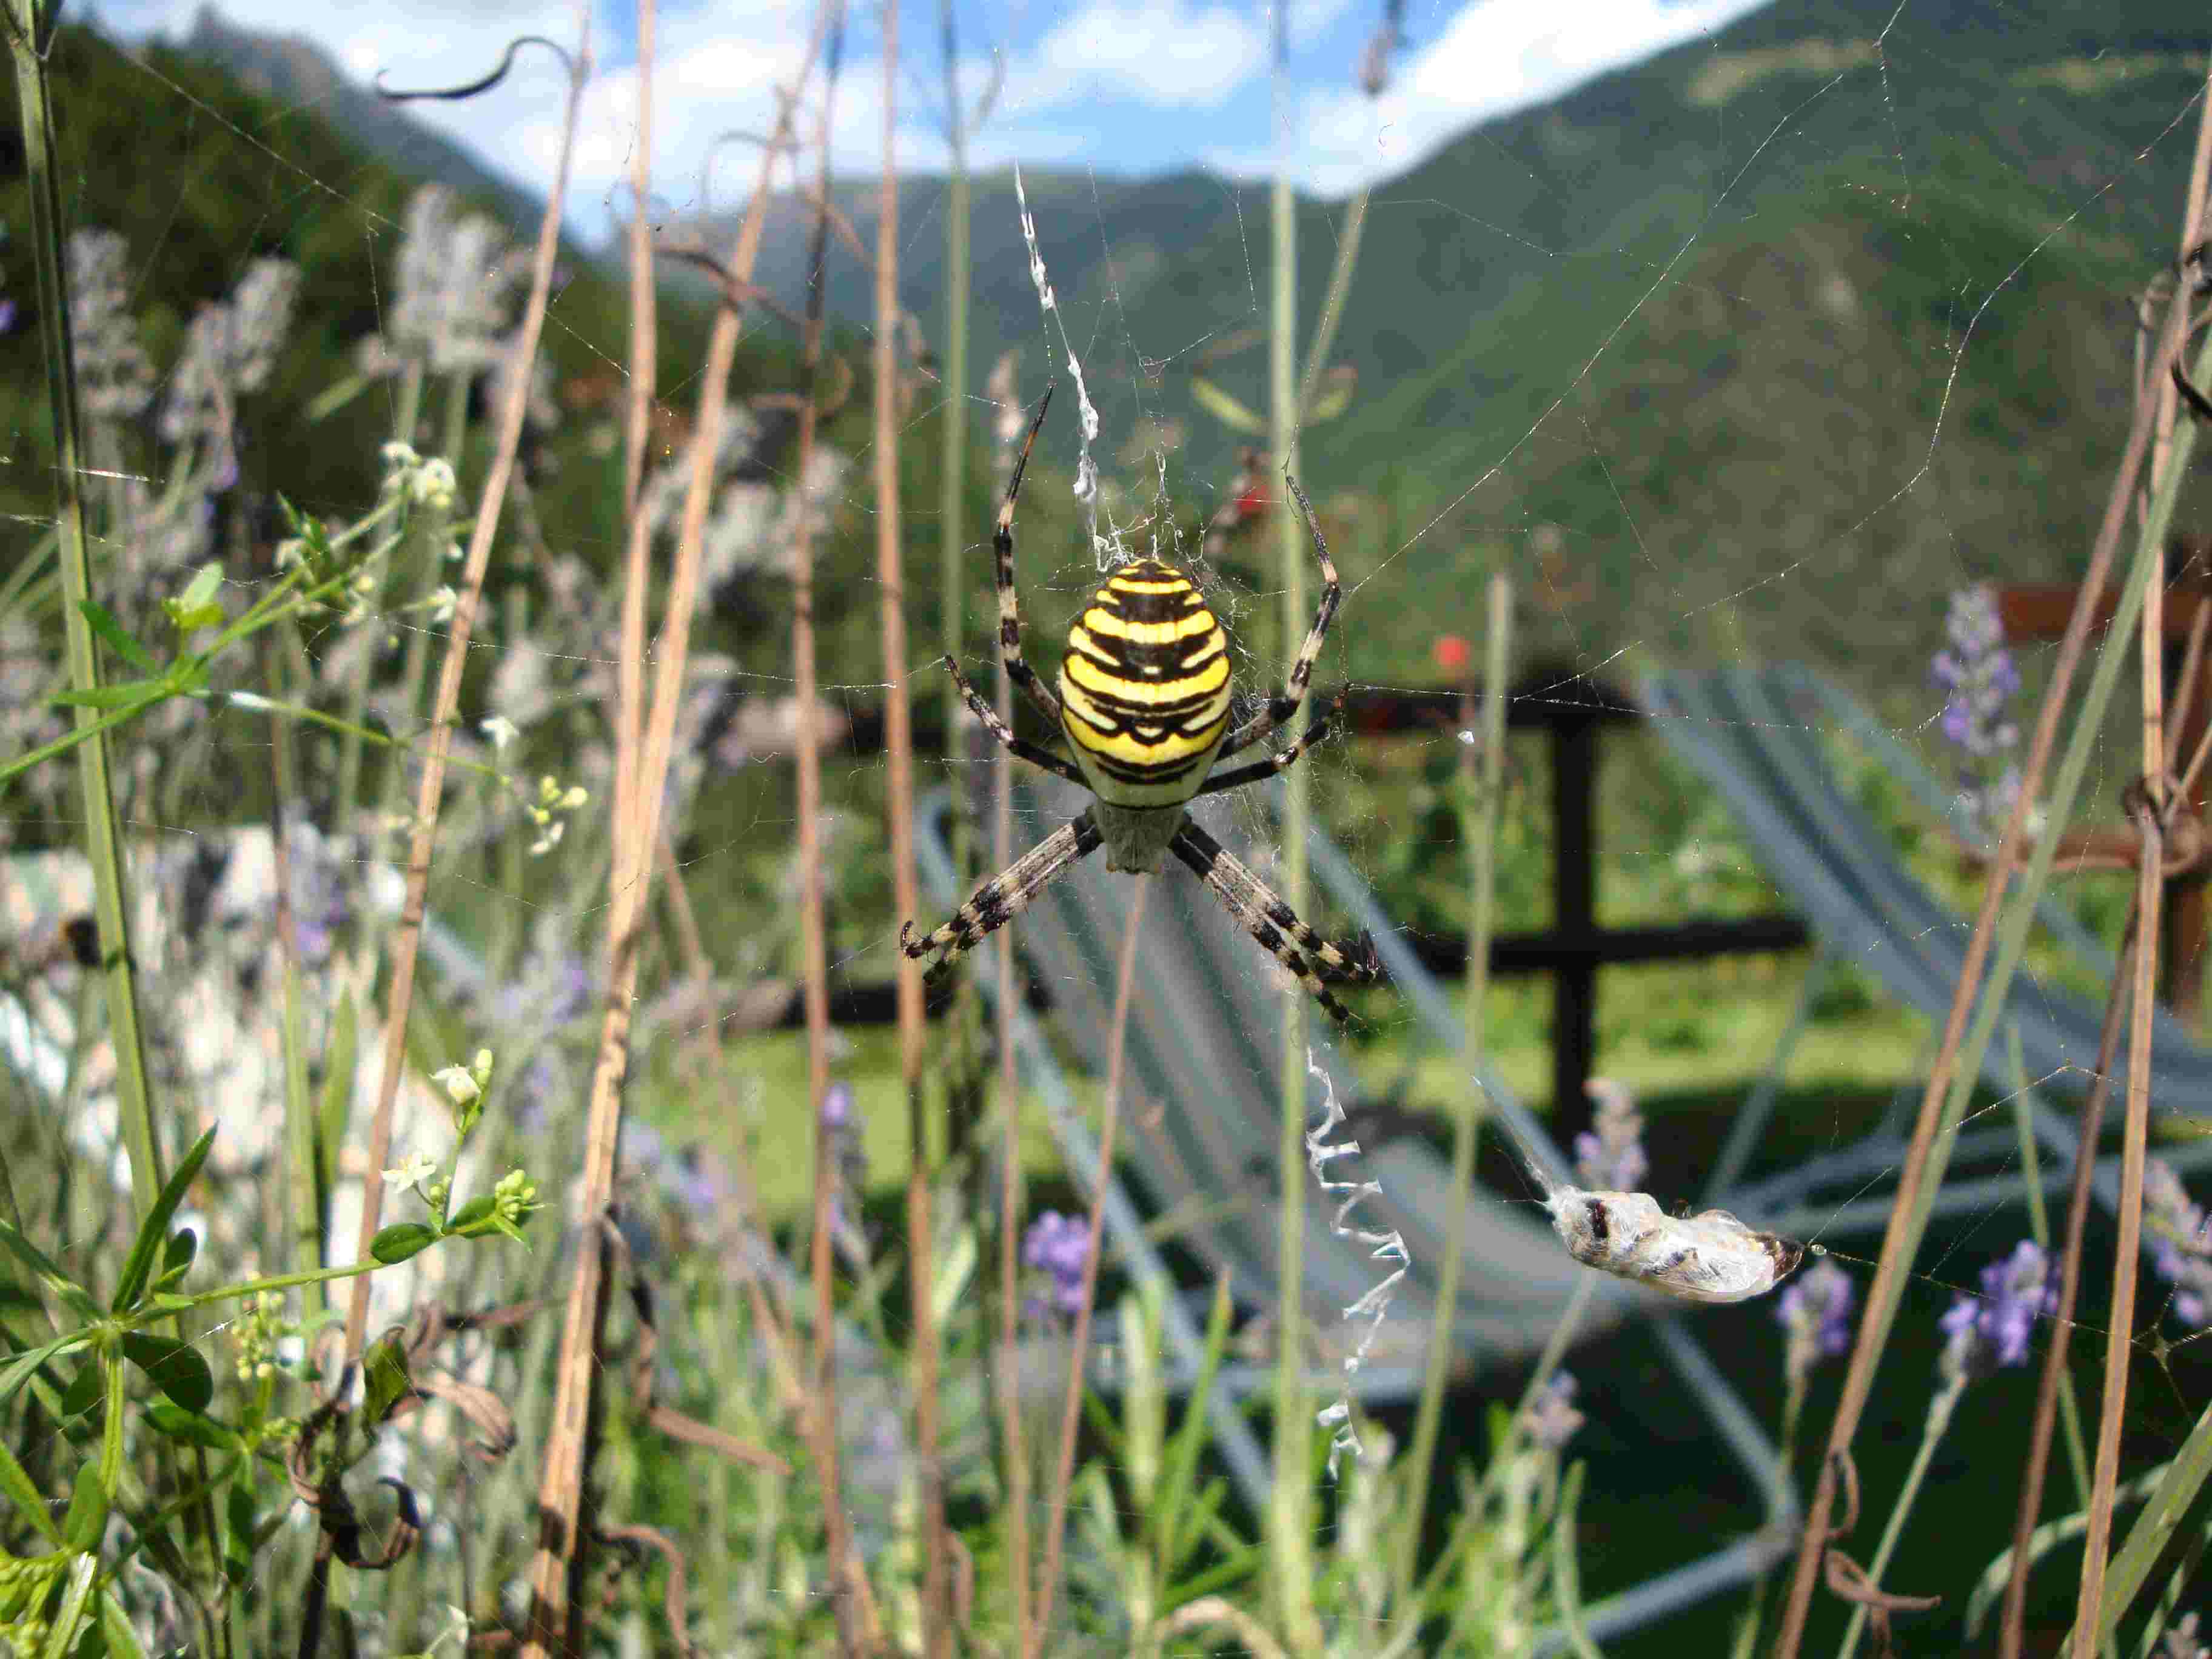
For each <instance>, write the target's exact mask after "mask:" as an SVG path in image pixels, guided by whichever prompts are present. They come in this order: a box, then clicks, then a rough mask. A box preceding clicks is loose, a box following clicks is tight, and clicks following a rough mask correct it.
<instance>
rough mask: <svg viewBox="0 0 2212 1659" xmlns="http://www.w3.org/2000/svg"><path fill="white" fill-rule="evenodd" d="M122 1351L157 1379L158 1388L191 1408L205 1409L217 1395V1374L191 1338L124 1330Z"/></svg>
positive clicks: (194, 1409)
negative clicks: (209, 1368) (202, 1356)
mask: <svg viewBox="0 0 2212 1659" xmlns="http://www.w3.org/2000/svg"><path fill="white" fill-rule="evenodd" d="M123 1353H124V1357H125V1358H127V1359H129V1360H130V1362H131V1364H134V1365H136V1366H137V1368H138V1369H139V1370H142V1371H143V1372H145V1373H146V1375H147V1376H150V1377H152V1378H153V1379H154V1386H155V1388H157V1389H161V1392H162V1393H163V1394H166V1395H168V1396H169V1398H170V1399H172V1400H173V1401H176V1402H177V1404H179V1406H182V1407H184V1408H185V1410H186V1411H188V1412H204V1411H205V1410H206V1409H207V1408H208V1405H209V1403H210V1401H213V1400H214V1398H215V1375H214V1373H213V1372H211V1371H210V1370H208V1363H207V1361H206V1360H205V1359H204V1358H201V1357H200V1351H199V1350H198V1349H197V1348H195V1347H194V1346H192V1345H191V1343H189V1342H179V1341H178V1340H176V1339H175V1338H174V1337H167V1336H155V1335H154V1334H152V1333H151V1332H149V1331H125V1332H124V1334H123Z"/></svg>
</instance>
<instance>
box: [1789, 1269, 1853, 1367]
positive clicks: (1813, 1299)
mask: <svg viewBox="0 0 2212 1659" xmlns="http://www.w3.org/2000/svg"><path fill="white" fill-rule="evenodd" d="M1854 1295H1855V1291H1854V1288H1853V1286H1852V1284H1851V1276H1850V1274H1849V1273H1845V1272H1844V1270H1843V1269H1842V1268H1841V1267H1838V1266H1836V1264H1835V1263H1834V1262H1832V1261H1826V1260H1823V1261H1816V1262H1814V1264H1813V1265H1812V1266H1811V1267H1808V1268H1807V1269H1806V1270H1805V1271H1804V1272H1803V1273H1800V1274H1798V1275H1797V1277H1796V1279H1795V1280H1794V1281H1792V1282H1791V1284H1790V1288H1789V1289H1788V1290H1786V1291H1783V1293H1782V1300H1781V1301H1780V1303H1779V1304H1777V1305H1776V1308H1775V1310H1774V1316H1775V1317H1776V1318H1777V1319H1778V1320H1779V1321H1780V1322H1781V1323H1782V1328H1783V1329H1784V1330H1785V1331H1787V1332H1788V1333H1789V1337H1788V1340H1787V1346H1785V1348H1784V1352H1783V1360H1782V1369H1783V1373H1784V1376H1787V1377H1788V1378H1789V1379H1790V1383H1793V1384H1796V1383H1802V1382H1803V1381H1804V1380H1805V1379H1806V1377H1808V1376H1810V1375H1811V1374H1812V1370H1813V1367H1814V1365H1816V1364H1819V1363H1820V1361H1821V1360H1823V1359H1833V1358H1836V1357H1837V1356H1838V1354H1840V1353H1842V1352H1844V1350H1845V1349H1846V1348H1848V1347H1850V1346H1851V1301H1852V1297H1853V1296H1854Z"/></svg>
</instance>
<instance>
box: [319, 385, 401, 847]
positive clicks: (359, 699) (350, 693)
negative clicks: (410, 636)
mask: <svg viewBox="0 0 2212 1659" xmlns="http://www.w3.org/2000/svg"><path fill="white" fill-rule="evenodd" d="M422 374H423V366H422V359H421V358H419V357H416V358H410V359H409V360H408V363H407V367H406V368H404V369H402V370H401V371H400V374H399V398H398V406H397V407H396V408H395V409H394V410H393V411H392V442H394V443H403V444H411V443H413V442H414V441H415V422H416V419H417V417H418V416H420V414H421V412H422ZM383 596H384V586H383V583H382V582H381V581H379V583H378V584H377V591H376V592H375V593H374V595H372V596H371V603H372V605H374V604H376V603H379V602H380V601H381V600H382V599H383ZM375 669H376V653H374V651H364V652H363V653H362V656H361V661H360V662H359V663H358V664H356V665H355V668H354V673H353V678H352V679H351V680H350V681H349V683H348V684H347V685H346V699H345V720H346V724H347V725H348V726H353V727H358V726H361V725H362V711H364V710H365V709H366V708H368V683H369V680H370V679H371V678H373V677H374V673H375ZM360 800H361V740H360V739H359V738H354V737H348V738H345V739H344V740H343V742H341V743H340V744H339V745H338V781H337V805H336V806H335V807H334V808H333V810H332V811H331V829H332V830H333V831H334V832H336V833H337V834H339V835H343V834H346V833H347V832H348V830H349V827H350V826H351V824H352V823H353V817H354V809H355V807H356V805H359V803H360Z"/></svg>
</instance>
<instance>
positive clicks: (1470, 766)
mask: <svg viewBox="0 0 2212 1659" xmlns="http://www.w3.org/2000/svg"><path fill="white" fill-rule="evenodd" d="M1512 627H1513V588H1512V584H1511V583H1510V581H1509V580H1507V578H1506V576H1505V574H1504V572H1503V571H1500V572H1498V573H1497V574H1494V575H1492V577H1491V579H1490V615H1489V624H1488V629H1487V634H1486V640H1485V655H1484V660H1483V696H1482V702H1481V710H1480V712H1481V716H1482V739H1481V742H1480V745H1477V744H1474V743H1473V742H1471V741H1470V739H1472V738H1474V732H1473V730H1472V727H1473V725H1474V715H1475V713H1476V709H1475V699H1474V696H1473V695H1472V693H1469V694H1468V695H1467V696H1463V697H1462V699H1461V705H1460V712H1461V719H1462V722H1463V723H1464V724H1465V725H1466V726H1468V728H1469V729H1468V730H1466V731H1464V732H1462V733H1461V737H1460V741H1461V742H1462V743H1463V744H1468V747H1467V749H1466V750H1465V751H1464V755H1465V758H1464V763H1463V765H1462V774H1461V775H1462V781H1463V783H1464V784H1465V786H1466V787H1467V788H1468V791H1469V798H1468V799H1467V800H1466V801H1465V803H1464V804H1463V805H1462V810H1461V813H1460V834H1461V836H1462V841H1463V843H1464V845H1465V847H1466V850H1467V870H1468V929H1467V993H1466V994H1467V1055H1468V1061H1469V1063H1470V1064H1472V1063H1474V1061H1475V1060H1478V1059H1480V1056H1481V1054H1482V1045H1483V1007H1484V1004H1485V1003H1486V1001H1487V1000H1489V995H1490V939H1491V934H1492V931H1493V930H1494V929H1495V927H1496V924H1497V899H1498V811H1499V808H1500V805H1501V796H1502V793H1503V791H1502V788H1501V785H1502V784H1503V782H1504V776H1505V707H1506V695H1507V684H1508V676H1509V674H1510V665H1511V662H1512V645H1513V642H1512ZM1481 1143H1482V1100H1481V1097H1480V1091H1474V1092H1472V1093H1471V1094H1470V1095H1469V1096H1468V1099H1467V1103H1466V1104H1465V1105H1464V1106H1463V1107H1462V1109H1461V1111H1460V1113H1459V1119H1458V1121H1457V1122H1455V1124H1454V1125H1453V1126H1452V1163H1451V1191H1452V1193H1453V1194H1454V1195H1455V1204H1454V1206H1453V1209H1452V1218H1451V1232H1450V1236H1449V1242H1448V1243H1446V1244H1445V1246H1444V1263H1443V1279H1442V1282H1441V1283H1439V1284H1438V1285H1437V1315H1436V1320H1435V1322H1434V1323H1433V1324H1432V1325H1431V1327H1430V1330H1429V1359H1428V1369H1427V1371H1426V1374H1425V1376H1423V1377H1422V1379H1421V1403H1420V1408H1419V1412H1418V1413H1416V1414H1415V1416H1414V1419H1413V1448H1412V1450H1411V1452H1410V1454H1409V1467H1408V1468H1407V1480H1408V1482H1409V1483H1410V1484H1409V1485H1408V1486H1407V1492H1406V1510H1405V1531H1404V1533H1403V1534H1402V1535H1401V1537H1400V1539H1399V1540H1398V1563H1397V1566H1398V1581H1397V1582H1398V1596H1399V1599H1400V1601H1403V1600H1404V1599H1405V1596H1406V1594H1407V1591H1408V1590H1409V1589H1411V1588H1412V1585H1413V1577H1414V1574H1415V1572H1416V1571H1418V1570H1419V1561H1420V1553H1421V1533H1422V1530H1423V1522H1424V1519H1425V1516H1426V1512H1427V1510H1428V1500H1429V1466H1430V1465H1431V1463H1432V1462H1435V1460H1436V1454H1437V1431H1438V1429H1439V1427H1440V1425H1442V1423H1443V1404H1444V1389H1445V1384H1446V1383H1447V1382H1448V1380H1449V1376H1450V1374H1451V1358H1452V1348H1453V1341H1454V1333H1455V1330H1456V1328H1457V1325H1458V1312H1459V1281H1460V1273H1461V1270H1462V1266H1463V1265H1464V1263H1465V1261H1466V1255H1467V1229H1468V1218H1469V1216H1470V1214H1471V1213H1472V1212H1473V1210H1474V1204H1475V1197H1474V1156H1475V1152H1476V1149H1477V1148H1478V1147H1479V1146H1480V1145H1481Z"/></svg>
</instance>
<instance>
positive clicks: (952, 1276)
mask: <svg viewBox="0 0 2212 1659" xmlns="http://www.w3.org/2000/svg"><path fill="white" fill-rule="evenodd" d="M974 1272H975V1229H974V1228H972V1227H963V1228H962V1229H961V1230H960V1231H958V1232H957V1233H955V1234H954V1235H953V1236H952V1248H951V1249H950V1250H948V1251H946V1252H945V1255H944V1256H943V1258H942V1259H940V1260H939V1262H938V1264H937V1274H936V1279H935V1281H934V1283H933V1284H932V1285H931V1286H930V1292H929V1306H930V1310H931V1311H932V1312H933V1314H934V1315H935V1316H936V1317H937V1322H938V1323H939V1325H940V1326H941V1325H943V1324H944V1323H945V1321H946V1320H947V1319H949V1318H951V1316H952V1310H953V1308H954V1306H955V1305H956V1304H957V1303H958V1302H959V1300H960V1297H961V1294H962V1292H963V1291H965V1290H966V1289H967V1288H968V1279H969V1275H970V1274H972V1273H974Z"/></svg>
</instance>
